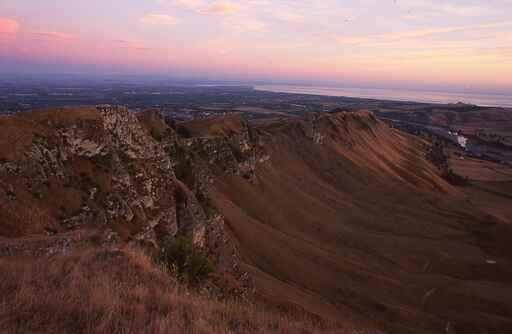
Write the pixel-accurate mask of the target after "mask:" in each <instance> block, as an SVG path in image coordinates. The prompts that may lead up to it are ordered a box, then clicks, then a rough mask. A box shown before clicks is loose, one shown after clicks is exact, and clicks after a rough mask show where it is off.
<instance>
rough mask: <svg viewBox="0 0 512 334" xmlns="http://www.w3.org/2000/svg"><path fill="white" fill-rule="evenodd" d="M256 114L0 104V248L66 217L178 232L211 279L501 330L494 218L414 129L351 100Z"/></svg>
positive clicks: (506, 262)
mask: <svg viewBox="0 0 512 334" xmlns="http://www.w3.org/2000/svg"><path fill="white" fill-rule="evenodd" d="M258 124H259V125H251V124H248V123H247V122H245V121H244V120H243V119H242V118H241V116H240V115H231V116H228V117H224V118H215V119H212V118H210V119H205V120H196V121H191V122H183V123H178V124H167V123H166V122H165V121H164V120H163V119H162V118H161V117H160V115H159V114H158V113H157V112H155V111H147V112H144V113H141V114H133V113H131V112H129V111H128V110H127V109H126V108H123V107H112V106H98V107H96V108H89V107H84V108H68V109H61V110H40V111H34V112H31V113H26V114H19V115H16V116H9V117H3V118H1V119H0V129H2V131H0V158H1V163H0V181H1V183H0V184H1V186H2V189H3V191H0V203H1V204H2V207H1V210H0V218H1V219H0V221H1V224H0V235H2V236H3V237H5V240H4V244H5V246H4V249H6V251H4V252H5V253H9V252H10V253H12V252H14V250H13V249H18V248H19V247H21V248H23V247H22V246H16V247H18V248H16V247H15V246H13V243H12V242H10V240H16V241H19V240H24V238H26V237H27V236H29V235H44V234H47V235H49V236H47V238H50V240H53V238H63V236H66V235H67V233H70V232H74V231H95V233H96V234H97V235H98V237H97V238H98V239H99V240H100V241H99V242H100V244H101V245H103V244H106V243H107V244H108V243H113V244H116V245H119V246H118V247H121V246H123V245H126V244H129V245H137V247H142V248H143V249H146V251H147V252H150V253H151V252H154V251H155V250H158V249H159V248H161V247H162V245H164V244H165V241H166V240H169V239H175V238H178V237H186V238H188V239H190V240H191V242H192V243H193V245H194V246H195V247H197V248H198V249H201V250H202V251H204V253H205V254H207V256H208V259H209V261H210V262H211V264H212V265H213V267H214V269H215V270H214V273H213V274H212V275H211V278H210V281H211V285H210V288H209V291H211V292H212V293H215V294H217V295H219V296H224V297H226V296H230V297H234V298H237V299H241V300H250V301H253V302H262V303H263V304H264V305H267V307H278V308H280V309H299V310H302V311H305V312H306V313H308V314H311V315H314V316H318V317H320V318H322V319H326V320H328V321H333V322H337V323H343V324H345V326H347V327H348V328H368V327H370V328H379V329H380V330H382V331H383V332H389V333H441V332H446V333H468V332H472V333H486V332H489V331H491V332H497V333H504V332H507V331H510V330H512V320H511V318H512V299H511V298H510V297H509V296H512V286H511V284H510V282H512V262H511V257H510V254H512V252H511V249H510V246H509V245H510V241H512V240H511V239H512V237H511V236H512V233H511V232H512V231H511V226H510V225H509V224H507V223H506V222H505V221H503V220H502V219H501V217H497V216H491V215H490V214H489V213H488V212H489V211H488V210H487V211H484V210H483V209H480V208H479V207H478V206H477V205H475V204H474V202H471V201H470V200H471V199H470V198H469V197H468V195H467V193H466V191H465V190H464V189H461V188H458V187H455V186H453V185H451V184H450V183H448V182H447V181H446V180H445V179H444V178H443V173H442V171H441V170H439V169H438V168H437V167H436V166H434V165H433V164H432V163H431V162H430V160H429V159H428V158H427V152H428V151H429V150H430V144H429V143H428V142H426V141H424V140H421V139H419V138H417V137H413V136H410V135H407V134H405V133H402V132H400V131H398V130H395V129H391V128H389V127H388V126H387V125H386V124H384V123H383V122H381V121H380V120H378V119H377V118H376V117H375V116H374V115H373V114H372V113H370V112H365V111H361V112H356V113H343V112H340V113H330V114H309V115H307V116H306V117H304V118H300V119H286V120H281V121H277V122H263V123H258ZM20 238H21V239H20ZM64 240H67V239H66V237H64ZM70 242H71V241H70ZM14 244H17V243H14ZM21 244H23V242H21ZM52 249H53V248H52ZM52 252H53V251H52ZM55 252H56V253H59V254H60V253H62V249H61V248H57V250H56V251H55ZM209 284H210V283H209Z"/></svg>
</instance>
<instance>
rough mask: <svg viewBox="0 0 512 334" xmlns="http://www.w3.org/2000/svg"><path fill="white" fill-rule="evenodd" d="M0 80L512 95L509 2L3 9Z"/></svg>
mask: <svg viewBox="0 0 512 334" xmlns="http://www.w3.org/2000/svg"><path fill="white" fill-rule="evenodd" d="M0 73H24V74H38V73H39V74H52V73H55V74H56V73H75V74H98V75H100V74H133V75H158V76H169V77H190V78H197V79H208V80H234V81H248V82H250V81H261V82H290V83H293V82H297V83H299V82H300V83H301V84H304V83H315V84H320V83H325V84H340V85H344V86H348V87H383V88H390V87H402V88H410V89H435V90H452V91H456V90H460V91H475V92H497V93H506V94H507V93H510V92H512V0H486V1H474V0H464V1H457V0H407V1H406V0H358V1H355V0H346V1H336V0H322V1H310V0H282V1H270V0H243V1H234V0H230V1H222V0H219V1H217V0H214V1H210V0H108V1H106V0H72V1H70V0H1V1H0Z"/></svg>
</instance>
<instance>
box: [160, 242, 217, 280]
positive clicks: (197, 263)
mask: <svg viewBox="0 0 512 334" xmlns="http://www.w3.org/2000/svg"><path fill="white" fill-rule="evenodd" d="M156 262H157V263H159V264H160V265H161V266H163V267H164V269H165V270H167V271H169V272H174V273H176V274H177V275H178V277H179V278H180V279H183V280H186V281H188V282H190V283H199V282H201V281H203V280H204V279H206V278H208V276H209V275H210V273H211V272H212V271H213V269H212V266H211V265H210V262H209V261H208V258H207V257H206V254H204V252H202V251H201V250H199V249H197V248H196V247H195V246H194V244H193V243H192V241H191V240H190V239H189V238H185V237H177V238H169V239H167V240H165V241H164V242H163V244H162V245H161V249H160V251H159V252H158V254H157V256H156Z"/></svg>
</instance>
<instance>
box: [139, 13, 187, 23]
mask: <svg viewBox="0 0 512 334" xmlns="http://www.w3.org/2000/svg"><path fill="white" fill-rule="evenodd" d="M140 22H141V23H144V24H152V25H175V24H177V23H178V19H177V18H175V17H174V16H170V15H165V14H146V15H144V16H143V17H141V19H140Z"/></svg>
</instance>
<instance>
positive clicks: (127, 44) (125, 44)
mask: <svg viewBox="0 0 512 334" xmlns="http://www.w3.org/2000/svg"><path fill="white" fill-rule="evenodd" d="M116 43H117V44H118V45H119V47H120V48H121V49H129V50H134V51H149V50H151V48H148V47H146V46H145V45H144V43H143V42H139V41H129V40H124V39H120V40H117V41H116Z"/></svg>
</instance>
